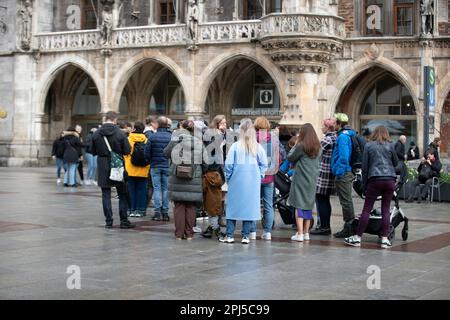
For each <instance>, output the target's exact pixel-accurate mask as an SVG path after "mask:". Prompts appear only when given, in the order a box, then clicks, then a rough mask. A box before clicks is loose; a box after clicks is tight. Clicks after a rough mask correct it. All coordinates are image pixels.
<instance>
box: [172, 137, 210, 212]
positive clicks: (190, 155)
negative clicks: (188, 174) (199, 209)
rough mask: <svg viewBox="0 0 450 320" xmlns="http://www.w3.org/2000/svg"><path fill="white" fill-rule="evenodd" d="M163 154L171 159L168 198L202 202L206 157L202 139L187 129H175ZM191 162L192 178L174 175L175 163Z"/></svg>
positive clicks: (179, 200)
mask: <svg viewBox="0 0 450 320" xmlns="http://www.w3.org/2000/svg"><path fill="white" fill-rule="evenodd" d="M164 155H165V156H166V157H167V158H169V159H171V165H170V170H169V171H170V176H169V198H170V200H171V201H174V202H195V203H197V204H201V203H202V202H203V184H202V179H203V170H204V169H206V166H203V164H204V163H206V162H207V161H206V159H207V157H208V155H207V152H206V149H205V147H204V146H203V143H202V141H201V140H200V139H199V138H198V137H194V136H193V135H191V134H190V133H189V132H188V131H187V130H184V129H180V130H177V131H176V132H175V133H174V134H173V136H172V139H171V141H170V143H169V144H168V145H167V147H166V148H165V149H164ZM180 163H184V164H193V166H194V169H193V170H194V175H193V178H192V179H181V178H178V177H177V176H176V167H177V164H180Z"/></svg>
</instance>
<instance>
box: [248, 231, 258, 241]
mask: <svg viewBox="0 0 450 320" xmlns="http://www.w3.org/2000/svg"><path fill="white" fill-rule="evenodd" d="M248 238H249V239H250V240H256V232H250V235H249V237H248Z"/></svg>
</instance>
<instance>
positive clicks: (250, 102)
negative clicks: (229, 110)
mask: <svg viewBox="0 0 450 320" xmlns="http://www.w3.org/2000/svg"><path fill="white" fill-rule="evenodd" d="M233 108H261V109H279V108H280V97H279V95H278V91H277V89H276V86H275V83H274V82H273V80H272V78H271V77H270V75H269V74H268V73H267V72H266V71H265V70H264V69H263V68H262V67H260V66H257V67H255V68H254V69H253V70H252V71H250V72H248V73H247V74H246V75H245V76H243V77H242V78H241V79H239V86H238V90H237V91H236V93H235V99H234V104H233Z"/></svg>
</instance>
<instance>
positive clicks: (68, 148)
mask: <svg viewBox="0 0 450 320" xmlns="http://www.w3.org/2000/svg"><path fill="white" fill-rule="evenodd" d="M81 155H82V151H81V141H80V138H79V137H78V134H77V133H76V132H70V131H68V132H65V133H64V154H63V160H64V163H78V162H79V161H80V157H81Z"/></svg>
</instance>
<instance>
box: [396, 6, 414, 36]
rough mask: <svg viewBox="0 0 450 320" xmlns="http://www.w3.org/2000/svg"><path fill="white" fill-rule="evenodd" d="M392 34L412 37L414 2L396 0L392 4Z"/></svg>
mask: <svg viewBox="0 0 450 320" xmlns="http://www.w3.org/2000/svg"><path fill="white" fill-rule="evenodd" d="M394 33H395V34H396V35H405V36H408V35H412V34H413V33H414V1H411V0H397V1H395V4H394Z"/></svg>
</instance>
